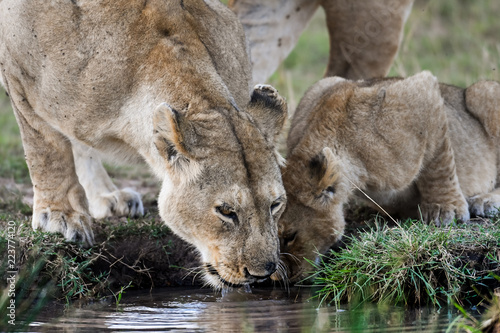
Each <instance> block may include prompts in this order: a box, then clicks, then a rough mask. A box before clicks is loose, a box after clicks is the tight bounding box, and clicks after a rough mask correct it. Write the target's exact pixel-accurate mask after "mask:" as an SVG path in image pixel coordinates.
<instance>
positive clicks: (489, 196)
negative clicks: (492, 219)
mask: <svg viewBox="0 0 500 333" xmlns="http://www.w3.org/2000/svg"><path fill="white" fill-rule="evenodd" d="M467 201H468V202H469V207H470V208H469V209H470V213H471V214H472V215H475V216H492V215H495V214H496V213H497V212H498V208H500V195H499V194H494V193H486V194H480V195H476V196H473V197H471V198H469V199H468V200H467Z"/></svg>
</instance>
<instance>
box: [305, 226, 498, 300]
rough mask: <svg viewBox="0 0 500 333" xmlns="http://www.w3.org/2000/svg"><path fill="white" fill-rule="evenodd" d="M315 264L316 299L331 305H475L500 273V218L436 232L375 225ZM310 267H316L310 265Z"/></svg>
mask: <svg viewBox="0 0 500 333" xmlns="http://www.w3.org/2000/svg"><path fill="white" fill-rule="evenodd" d="M346 242H347V243H348V244H347V246H346V247H345V248H343V249H341V250H339V251H337V252H334V251H332V252H331V253H330V256H329V257H326V256H324V257H323V260H322V262H321V263H320V264H318V265H315V266H316V268H317V269H318V271H317V272H316V273H315V284H316V285H320V286H322V289H321V290H320V291H319V293H318V297H319V298H321V299H322V300H323V301H328V302H332V303H335V304H336V305H337V306H338V305H339V304H340V302H344V301H348V302H353V303H359V302H361V303H363V302H382V303H390V304H404V305H409V304H415V305H423V304H432V305H435V306H440V305H441V304H442V303H443V302H449V301H450V300H452V301H455V302H457V303H459V304H463V302H464V301H470V302H473V301H474V300H473V299H474V298H475V297H478V296H482V295H483V293H484V294H487V293H488V290H489V288H490V286H491V285H492V284H494V283H495V278H494V275H495V274H499V272H500V266H499V261H500V228H499V220H498V218H497V219H494V220H492V221H490V222H489V221H487V222H484V224H462V225H453V226H450V227H447V228H438V227H435V226H433V225H427V224H424V223H422V222H419V221H411V220H408V221H406V222H404V223H402V224H401V225H400V226H397V227H389V226H387V225H386V224H382V223H380V221H377V223H376V226H375V227H372V228H369V229H368V230H366V231H365V232H363V233H360V234H358V235H357V236H347V240H346ZM313 265H314V264H313Z"/></svg>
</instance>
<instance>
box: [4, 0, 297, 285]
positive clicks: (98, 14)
mask: <svg viewBox="0 0 500 333" xmlns="http://www.w3.org/2000/svg"><path fill="white" fill-rule="evenodd" d="M0 70H1V82H2V84H3V85H4V87H5V88H6V91H7V92H8V94H9V96H10V99H11V102H12V106H13V109H14V112H15V115H16V118H17V122H18V124H19V127H20V129H21V135H22V141H23V146H24V150H25V153H26V161H27V163H28V167H29V171H30V176H31V179H32V182H33V187H34V207H33V220H32V224H33V228H35V229H42V230H45V231H52V232H60V233H62V234H63V235H64V236H65V237H66V238H67V239H69V240H74V241H83V242H85V243H87V244H92V243H93V240H94V239H93V238H94V237H93V233H92V227H91V214H93V215H94V217H103V216H108V215H112V214H132V215H140V214H142V212H143V208H142V203H140V197H138V195H137V193H135V192H133V191H128V190H118V189H116V187H115V186H114V185H113V184H112V182H111V181H110V179H109V176H108V175H107V174H106V171H105V170H104V169H103V168H102V165H101V163H100V159H99V156H100V155H102V154H104V155H106V156H108V157H112V158H114V159H116V160H120V161H145V162H146V163H147V164H149V166H150V167H151V168H152V170H153V171H154V173H155V174H156V176H157V177H158V178H159V179H160V180H161V181H162V182H163V183H162V189H161V194H160V196H159V210H160V215H161V217H162V218H163V220H164V221H165V222H166V223H167V225H168V226H169V227H170V228H171V229H172V230H173V231H174V232H175V233H177V234H178V235H180V236H181V237H182V238H184V239H185V240H186V241H187V242H189V243H191V244H193V245H194V246H195V247H196V249H198V251H199V252H200V254H201V260H202V262H203V267H204V272H205V277H206V281H207V283H208V284H210V285H212V286H214V287H215V288H221V287H223V286H224V285H240V284H246V283H251V282H253V281H256V280H260V279H263V278H266V277H267V276H269V275H270V274H271V273H273V272H274V271H275V269H276V266H277V262H278V256H279V254H278V253H279V244H278V235H277V219H278V218H279V216H280V215H281V213H282V211H283V209H284V204H285V201H286V195H285V191H284V188H283V185H282V181H281V174H280V168H279V162H280V159H279V158H278V154H277V153H276V150H275V148H274V141H275V136H276V133H278V132H279V131H280V129H281V127H282V126H283V122H284V120H285V119H286V112H287V111H286V109H287V108H286V103H285V101H284V100H283V98H281V97H280V96H279V95H278V93H277V91H276V90H275V89H274V88H272V87H270V86H265V85H261V86H257V87H255V88H254V89H252V88H251V68H250V63H249V60H248V52H247V49H246V40H245V35H244V32H243V29H242V27H241V24H240V23H239V21H238V20H237V18H236V16H235V15H234V14H233V13H232V12H231V11H230V10H229V9H228V8H227V7H225V6H224V5H222V4H221V3H220V2H219V1H218V0H205V1H201V0H183V1H178V0H152V1H137V0H131V1H130V0H126V1H125V0H116V1H109V0H97V1H67V0H50V1H42V0H34V1H26V0H3V1H0ZM89 203H90V205H89Z"/></svg>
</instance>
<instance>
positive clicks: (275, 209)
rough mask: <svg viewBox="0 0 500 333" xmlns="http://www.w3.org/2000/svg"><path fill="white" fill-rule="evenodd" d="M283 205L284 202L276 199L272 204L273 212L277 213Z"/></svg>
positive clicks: (273, 213)
mask: <svg viewBox="0 0 500 333" xmlns="http://www.w3.org/2000/svg"><path fill="white" fill-rule="evenodd" d="M282 206H283V202H281V201H276V202H274V203H273V204H272V205H271V214H272V215H276V213H278V212H279V211H280V210H281V207H282Z"/></svg>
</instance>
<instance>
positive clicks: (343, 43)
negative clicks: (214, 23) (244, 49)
mask: <svg viewBox="0 0 500 333" xmlns="http://www.w3.org/2000/svg"><path fill="white" fill-rule="evenodd" d="M412 5H413V0H370V1H366V0H231V1H230V2H229V7H230V8H231V9H232V10H233V11H235V13H236V14H237V15H238V18H239V19H240V21H241V22H242V24H243V27H244V29H245V33H246V35H247V38H248V41H249V44H250V51H251V61H252V68H253V79H254V82H256V83H257V82H265V80H267V79H268V78H269V76H271V74H272V73H273V72H274V71H275V70H276V69H277V68H278V65H279V64H280V63H281V62H282V61H283V60H284V59H285V58H286V57H287V56H288V54H289V53H290V51H291V50H292V49H293V48H294V47H295V45H296V44H297V41H298V39H299V37H300V35H301V33H302V31H303V30H304V29H305V27H306V26H307V23H308V22H309V20H310V19H311V17H312V16H313V14H314V13H315V12H316V10H317V9H318V7H319V6H322V7H323V9H324V10H325V14H326V21H327V22H326V23H327V27H328V32H329V35H330V58H329V62H328V67H327V70H326V73H325V76H335V75H337V76H342V77H345V78H348V79H361V78H365V79H368V78H374V77H384V76H385V75H387V73H388V71H389V69H390V67H391V64H392V61H393V60H394V57H395V56H396V54H397V51H398V48H399V44H400V42H401V39H402V36H403V28H404V24H405V22H406V19H407V18H408V15H409V13H410V11H411V8H412Z"/></svg>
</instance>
